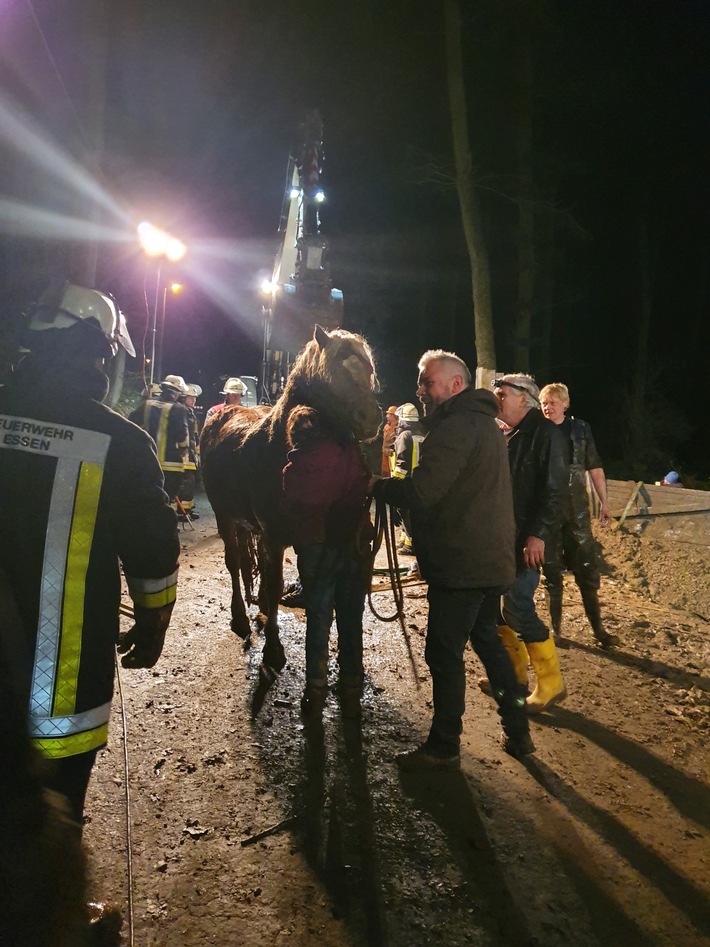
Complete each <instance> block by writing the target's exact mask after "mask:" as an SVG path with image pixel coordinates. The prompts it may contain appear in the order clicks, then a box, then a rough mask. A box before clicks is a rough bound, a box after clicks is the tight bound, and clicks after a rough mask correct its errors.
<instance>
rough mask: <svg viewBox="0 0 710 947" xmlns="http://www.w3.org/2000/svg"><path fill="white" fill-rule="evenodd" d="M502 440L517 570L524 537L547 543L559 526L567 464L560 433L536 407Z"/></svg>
mask: <svg viewBox="0 0 710 947" xmlns="http://www.w3.org/2000/svg"><path fill="white" fill-rule="evenodd" d="M506 440H507V442H508V460H509V461H510V474H511V478H512V481H513V506H514V509H515V551H516V560H517V567H518V570H519V571H521V570H523V569H524V568H525V562H524V556H523V546H524V545H525V540H526V539H527V538H528V536H537V537H538V538H539V539H542V540H543V541H544V542H545V543H549V542H550V541H551V540H552V539H554V537H555V536H556V535H557V532H558V530H559V529H560V527H561V525H562V521H563V519H564V515H565V510H566V504H567V497H568V478H569V465H568V462H567V456H566V447H565V439H564V436H563V434H562V432H561V431H560V430H559V428H558V426H557V425H556V424H554V423H553V422H552V421H549V420H548V419H547V418H546V417H545V416H544V415H543V414H542V412H540V411H538V409H537V408H531V409H530V410H529V411H528V413H527V414H526V415H525V417H524V418H523V419H522V421H520V423H519V424H517V425H516V426H515V427H514V428H513V429H512V430H511V431H510V432H509V433H508V434H507V435H506Z"/></svg>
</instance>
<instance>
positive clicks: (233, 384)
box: [220, 378, 247, 395]
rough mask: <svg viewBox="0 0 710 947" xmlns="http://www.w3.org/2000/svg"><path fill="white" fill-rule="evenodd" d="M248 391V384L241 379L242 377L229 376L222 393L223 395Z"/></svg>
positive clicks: (242, 393)
mask: <svg viewBox="0 0 710 947" xmlns="http://www.w3.org/2000/svg"><path fill="white" fill-rule="evenodd" d="M246 392H247V386H246V385H245V384H244V382H243V381H242V380H241V378H228V379H227V380H226V382H225V383H224V388H223V389H222V390H221V392H220V394H222V395H245V394H246Z"/></svg>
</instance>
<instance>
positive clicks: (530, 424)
mask: <svg viewBox="0 0 710 947" xmlns="http://www.w3.org/2000/svg"><path fill="white" fill-rule="evenodd" d="M493 384H494V386H495V394H496V398H497V399H498V405H499V413H498V416H499V418H500V420H501V421H502V422H503V423H504V425H505V431H506V433H505V440H506V441H507V444H508V460H509V462H510V474H511V479H512V483H513V506H514V509H515V558H516V571H517V574H516V577H515V582H513V584H512V585H511V587H510V588H509V589H508V591H507V592H506V594H505V595H504V596H503V619H504V621H505V624H504V625H501V627H500V634H501V637H502V639H503V642H504V644H505V646H506V648H507V649H508V653H509V654H510V656H511V660H512V661H513V665H514V667H515V671H516V675H517V677H518V682H519V683H520V685H521V686H522V687H524V688H525V689H527V683H528V656H529V659H530V662H531V663H532V666H533V670H534V671H535V674H536V676H537V683H536V686H535V690H534V691H533V693H532V694H531V695H530V696H529V697H528V698H527V701H526V703H527V709H528V712H529V713H539V712H540V711H541V710H543V709H544V708H545V707H547V706H549V705H550V704H553V703H555V702H556V701H561V700H564V698H565V696H566V694H567V690H566V688H565V684H564V681H563V680H562V674H561V673H560V666H559V661H558V660H557V652H556V651H555V643H554V641H553V639H552V638H551V637H550V632H549V630H548V628H547V626H546V625H545V623H544V622H543V621H542V619H541V618H540V617H539V615H538V614H537V611H536V610H535V590H536V589H537V587H538V585H539V582H540V569H541V568H542V566H543V563H544V561H545V547H546V545H547V544H548V543H550V542H551V541H553V540H554V538H555V536H556V535H557V532H558V531H559V528H560V525H561V523H562V519H563V517H564V508H565V502H566V499H567V478H568V466H567V461H566V454H565V443H564V438H563V437H562V435H561V433H560V432H559V430H558V429H557V427H556V426H555V425H554V424H553V423H552V421H548V420H547V418H545V417H544V416H543V415H542V413H541V411H540V410H539V408H538V405H539V394H540V391H539V389H538V387H537V385H536V384H535V380H534V378H532V376H531V375H526V374H523V373H518V374H511V375H503V376H502V377H501V378H497V379H496V380H495V381H494V382H493ZM492 683H493V682H492V681H491V684H492Z"/></svg>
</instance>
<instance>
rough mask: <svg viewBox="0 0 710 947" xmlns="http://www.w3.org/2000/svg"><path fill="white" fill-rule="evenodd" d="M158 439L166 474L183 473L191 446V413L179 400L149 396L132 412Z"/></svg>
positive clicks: (156, 439)
mask: <svg viewBox="0 0 710 947" xmlns="http://www.w3.org/2000/svg"><path fill="white" fill-rule="evenodd" d="M129 420H130V421H133V423H134V424H137V425H138V426H139V427H142V428H143V430H144V431H147V432H148V433H149V434H150V436H151V437H152V438H153V440H154V441H155V445H156V447H157V450H158V461H159V462H160V468H161V470H162V471H163V472H164V473H169V472H171V473H183V472H184V470H185V464H186V462H187V460H188V448H189V445H190V426H189V412H188V409H187V408H186V407H185V405H184V404H180V402H179V401H169V400H168V401H165V400H163V398H162V397H161V398H148V400H147V401H146V402H145V403H144V404H142V405H141V406H140V407H138V408H136V410H135V411H133V412H132V413H131V414H130V415H129Z"/></svg>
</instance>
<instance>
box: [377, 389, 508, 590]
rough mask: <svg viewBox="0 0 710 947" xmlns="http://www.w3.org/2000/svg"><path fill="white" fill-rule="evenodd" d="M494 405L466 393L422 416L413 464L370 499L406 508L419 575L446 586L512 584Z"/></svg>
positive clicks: (486, 396) (503, 464)
mask: <svg viewBox="0 0 710 947" xmlns="http://www.w3.org/2000/svg"><path fill="white" fill-rule="evenodd" d="M497 414H498V402H497V401H496V399H495V397H494V396H493V395H492V394H491V392H489V391H483V390H481V389H475V388H467V389H465V390H464V391H462V392H461V393H460V394H458V395H454V397H453V398H449V399H448V400H447V401H445V402H444V403H443V404H442V405H440V406H439V407H438V408H437V409H436V411H435V412H434V414H433V415H432V416H431V417H430V418H427V419H425V421H424V426H425V429H426V430H427V431H428V433H427V436H426V440H425V441H424V442H423V443H422V445H421V453H420V457H419V465H418V466H417V467H416V468H415V469H414V470H413V471H412V474H411V476H409V477H406V478H404V479H402V480H397V479H392V480H380V481H378V482H377V483H376V484H375V487H374V494H375V496H376V497H377V498H378V499H379V498H383V499H384V500H386V501H387V502H388V503H390V504H391V505H393V506H396V507H402V508H403V509H409V510H411V516H412V534H413V535H412V538H413V540H414V548H415V550H416V554H417V561H418V562H419V568H420V571H421V574H422V576H423V577H424V578H425V579H426V580H427V582H429V583H430V584H432V585H440V586H444V587H447V588H491V587H495V586H508V585H510V584H511V583H512V582H513V580H514V579H515V556H514V546H513V541H514V536H515V526H514V520H513V497H512V492H511V486H510V471H509V468H508V461H507V457H506V450H505V442H504V440H503V435H502V434H501V432H500V429H499V427H498V425H497V423H496V420H495V419H496V416H497Z"/></svg>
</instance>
